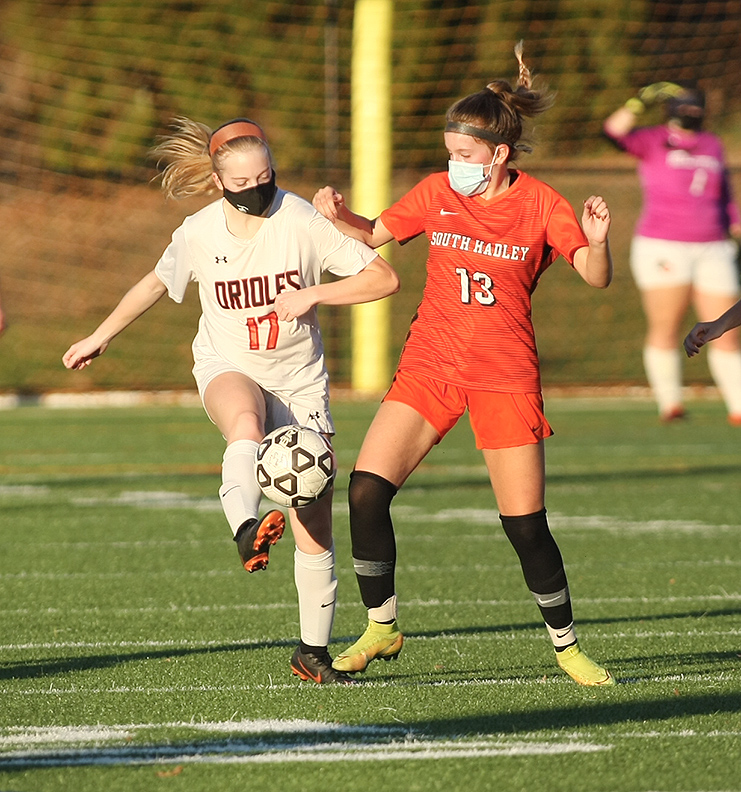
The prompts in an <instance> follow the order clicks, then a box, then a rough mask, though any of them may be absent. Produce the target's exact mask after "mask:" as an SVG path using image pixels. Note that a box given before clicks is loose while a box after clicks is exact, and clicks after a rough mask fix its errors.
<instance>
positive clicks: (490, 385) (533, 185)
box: [381, 171, 588, 393]
mask: <svg viewBox="0 0 741 792" xmlns="http://www.w3.org/2000/svg"><path fill="white" fill-rule="evenodd" d="M515 173H516V175H517V178H516V180H515V182H514V184H512V185H511V186H510V187H509V188H508V189H507V190H506V191H505V192H504V193H501V194H500V195H498V196H496V197H495V198H494V199H493V200H491V201H486V200H484V199H483V198H481V197H480V196H476V197H474V198H466V197H463V196H461V195H459V194H458V193H456V192H455V191H454V190H453V189H452V188H451V187H450V184H449V182H448V174H447V173H435V174H433V175H431V176H428V177H427V178H426V179H423V180H422V181H421V182H420V183H419V184H418V185H417V186H416V187H414V188H413V189H412V190H410V191H409V192H408V193H407V194H406V195H405V196H404V197H403V198H401V200H399V201H398V202H397V203H395V204H394V205H393V206H391V207H390V208H389V209H387V210H386V211H384V212H383V213H382V214H381V221H382V222H383V224H384V225H385V226H386V228H387V229H388V230H389V231H390V232H391V233H392V234H393V235H394V237H395V238H396V239H397V240H399V241H400V242H402V243H403V242H405V241H407V240H409V239H412V238H413V237H415V236H417V235H419V234H421V233H423V232H424V233H425V234H426V235H427V239H428V241H429V245H430V250H429V255H428V258H427V282H426V284H425V289H424V295H423V297H422V302H421V303H420V305H419V308H418V310H417V315H416V316H415V318H414V321H413V322H412V326H411V328H410V330H409V335H408V337H407V340H406V343H405V345H404V350H403V352H402V355H401V361H400V363H399V368H403V369H406V370H408V371H419V372H422V373H424V374H426V375H427V376H430V377H435V378H438V379H440V380H442V381H444V382H449V383H452V384H454V385H463V386H466V387H468V388H472V389H477V390H494V391H503V392H510V393H532V392H536V391H539V390H540V370H539V366H538V353H537V348H536V345H535V335H534V332H533V326H532V321H531V302H530V297H531V295H532V293H533V291H534V290H535V287H536V285H537V283H538V279H539V278H540V276H541V275H542V274H543V272H545V270H546V269H547V268H548V267H549V266H550V265H551V264H552V263H553V261H555V259H556V258H557V257H558V256H559V254H560V255H563V256H564V258H566V259H567V261H568V262H569V263H570V264H573V260H574V253H575V252H576V250H577V249H578V248H580V247H584V246H586V245H587V244H588V242H587V239H586V237H585V236H584V232H583V231H582V229H581V226H580V225H579V222H578V221H577V219H576V216H575V215H574V211H573V209H572V208H571V206H570V205H569V203H568V202H567V201H566V199H565V198H563V197H562V196H561V195H559V194H558V193H557V192H556V191H555V190H554V189H552V188H551V187H549V186H548V185H547V184H544V183H543V182H541V181H538V180H537V179H535V178H533V177H532V176H529V175H528V174H527V173H523V172H521V171H516V172H515Z"/></svg>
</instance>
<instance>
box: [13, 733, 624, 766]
mask: <svg viewBox="0 0 741 792" xmlns="http://www.w3.org/2000/svg"><path fill="white" fill-rule="evenodd" d="M611 747H612V746H609V745H599V744H594V743H584V742H568V743H560V744H559V743H546V742H543V743H535V742H533V743H528V742H524V741H521V742H519V743H516V742H512V743H510V744H509V745H507V744H502V743H500V744H497V743H496V742H494V743H489V744H486V743H484V744H481V743H478V744H477V743H473V744H469V743H467V742H465V741H461V742H453V741H439V742H436V741H432V740H414V741H410V742H406V741H405V742H400V743H393V742H390V743H377V744H373V743H370V744H369V743H366V742H358V743H355V744H353V742H352V741H348V740H343V741H342V742H339V743H331V742H326V743H321V744H319V745H316V744H302V743H299V744H297V745H288V746H286V745H281V744H276V745H270V744H269V743H268V744H263V745H255V744H254V743H253V742H245V743H240V742H239V741H233V740H230V741H229V743H228V744H225V745H215V744H210V745H191V746H168V745H161V746H142V747H141V748H134V747H120V748H114V747H109V748H102V749H101V748H92V749H90V748H88V749H74V750H66V751H64V750H56V751H50V752H45V751H10V752H7V753H2V754H0V769H4V770H5V769H7V770H10V769H13V770H21V769H30V768H41V767H60V766H62V767H79V766H84V765H94V766H113V765H164V764H166V765H176V766H180V765H184V764H210V765H216V764H218V765H234V764H287V763H308V762H374V763H377V762H379V761H399V760H403V761H409V760H412V759H414V760H427V761H429V760H436V759H465V758H479V759H480V758H485V757H500V756H507V757H509V756H553V755H560V754H575V753H595V752H598V751H609V750H610V749H611Z"/></svg>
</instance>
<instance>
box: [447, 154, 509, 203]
mask: <svg viewBox="0 0 741 792" xmlns="http://www.w3.org/2000/svg"><path fill="white" fill-rule="evenodd" d="M496 156H497V152H496V151H495V152H494V156H493V157H492V158H491V162H490V163H489V165H488V166H487V165H484V164H483V163H482V162H458V161H456V160H448V181H449V182H450V186H451V187H452V188H453V189H454V190H455V191H456V192H457V193H459V194H460V195H465V196H466V197H467V198H471V197H473V196H474V195H481V193H482V192H484V190H486V188H487V187H488V186H489V182H490V181H491V169H492V168H493V167H494V159H495V157H496ZM485 168H488V171H489V172H488V173H485V172H484V169H485Z"/></svg>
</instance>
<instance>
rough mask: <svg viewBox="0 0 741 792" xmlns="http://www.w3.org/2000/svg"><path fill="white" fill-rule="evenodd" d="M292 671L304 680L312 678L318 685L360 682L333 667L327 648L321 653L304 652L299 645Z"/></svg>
mask: <svg viewBox="0 0 741 792" xmlns="http://www.w3.org/2000/svg"><path fill="white" fill-rule="evenodd" d="M291 671H293V673H294V675H295V676H297V677H300V678H301V679H303V680H304V681H306V680H308V679H310V680H311V681H312V682H316V683H317V685H326V684H338V685H357V684H359V683H358V682H357V681H356V680H354V679H353V678H352V677H349V676H348V675H347V674H344V673H343V672H342V671H335V669H334V668H332V658H331V657H330V656H329V652H328V651H327V650H326V649H325V650H324V651H323V652H321V653H314V652H302V651H301V647H300V646H299V647H297V648H296V651H295V652H294V653H293V657H292V658H291Z"/></svg>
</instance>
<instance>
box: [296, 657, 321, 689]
mask: <svg viewBox="0 0 741 792" xmlns="http://www.w3.org/2000/svg"><path fill="white" fill-rule="evenodd" d="M299 662H301V661H299ZM301 668H303V670H304V673H305V674H306V676H307V677H308V678H309V679H311V680H313V681H314V682H316V683H317V684H318V685H320V684H321V682H322V675H321V674H312V673H311V671H309V669H308V668H307V667H306V666H305V665H304V664H303V663H301Z"/></svg>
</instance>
